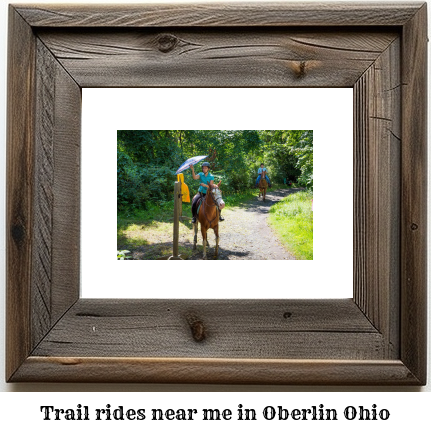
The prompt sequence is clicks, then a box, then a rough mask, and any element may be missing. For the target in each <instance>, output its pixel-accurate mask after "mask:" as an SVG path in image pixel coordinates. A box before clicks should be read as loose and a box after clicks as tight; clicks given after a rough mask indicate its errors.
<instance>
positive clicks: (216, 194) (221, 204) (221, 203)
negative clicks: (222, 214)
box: [210, 181, 225, 210]
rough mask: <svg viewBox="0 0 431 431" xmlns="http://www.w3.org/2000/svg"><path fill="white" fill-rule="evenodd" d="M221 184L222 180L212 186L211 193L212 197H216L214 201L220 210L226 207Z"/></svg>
mask: <svg viewBox="0 0 431 431" xmlns="http://www.w3.org/2000/svg"><path fill="white" fill-rule="evenodd" d="M220 184H221V181H220V182H219V183H218V184H214V185H212V186H211V187H210V193H211V196H212V198H213V199H214V202H215V203H216V205H217V206H218V208H219V210H222V209H223V208H224V207H225V203H224V200H223V199H222V197H221V190H220V188H219V185H220Z"/></svg>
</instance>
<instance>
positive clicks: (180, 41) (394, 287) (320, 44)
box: [6, 3, 427, 385]
mask: <svg viewBox="0 0 431 431" xmlns="http://www.w3.org/2000/svg"><path fill="white" fill-rule="evenodd" d="M293 25H295V26H298V27H296V28H294V27H292V26H293ZM334 25H335V26H339V29H338V30H339V31H334V30H333V29H330V28H329V26H334ZM238 26H240V27H238ZM360 26H361V27H360ZM42 27H43V28H42ZM66 27H67V29H66ZM104 27H109V29H107V28H104ZM217 27H218V28H217ZM235 27H236V28H235ZM377 27H381V28H377ZM9 32H10V33H9V34H10V37H9V41H10V42H9V63H8V95H9V97H8V138H7V139H8V150H7V151H8V153H7V163H8V174H7V178H8V191H7V229H8V233H7V235H8V237H7V238H8V239H7V241H8V243H7V253H8V256H7V365H6V368H7V369H6V378H7V379H8V380H9V381H75V382H76V381H94V382H100V381H107V382H108V381H111V382H120V381H124V382H133V381H139V382H178V383H192V382H199V383H283V384H289V383H290V384H392V385H401V384H404V385H413V384H414V385H420V384H424V383H426V332H425V327H426V308H425V307H426V305H425V304H426V301H425V298H426V186H425V184H426V182H425V181H426V94H427V92H426V8H425V6H422V4H415V3H408V4H393V5H389V4H384V5H379V4H368V3H356V4H353V3H348V4H347V3H346V4H338V3H337V4H335V3H332V4H305V5H303V4H301V5H299V4H297V3H296V4H295V5H292V4H287V3H286V4H273V5H267V4H265V8H263V7H262V6H261V5H252V4H245V3H244V4H241V5H240V6H238V5H237V4H235V7H233V5H229V4H223V5H220V4H219V5H215V4H205V5H188V6H183V5H181V6H179V5H176V6H171V5H156V6H154V7H149V6H142V5H139V6H136V5H135V6H112V7H111V6H100V7H99V6H94V5H82V6H79V7H77V6H70V7H69V6H63V5H62V6H59V5H49V6H46V7H45V6H43V7H42V6H38V7H34V6H22V5H20V6H11V7H10V30H9ZM400 59H402V60H403V61H402V63H401V62H400ZM157 85H160V86H221V87H223V86H243V87H244V86H256V87H268V86H304V87H307V86H325V87H336V86H351V87H353V88H354V92H355V122H354V124H355V131H354V133H355V160H354V169H355V181H354V183H355V190H354V194H355V220H354V223H355V225H354V231H355V250H354V254H355V270H354V292H355V293H354V295H355V296H354V300H353V301H352V300H328V301H318V300H315V301H292V300H276V301H213V300H208V301H199V300H165V301H157V300H130V301H108V300H101V301H92V300H82V299H78V297H79V194H80V189H79V175H80V160H79V157H80V156H79V154H80V115H81V87H83V86H95V87H104V86H108V87H113V86H132V87H143V86H157ZM413 119H414V120H413ZM167 264H168V263H167Z"/></svg>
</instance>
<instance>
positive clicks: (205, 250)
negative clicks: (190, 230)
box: [201, 224, 208, 259]
mask: <svg viewBox="0 0 431 431" xmlns="http://www.w3.org/2000/svg"><path fill="white" fill-rule="evenodd" d="M201 231H202V244H203V246H204V259H206V258H207V243H208V241H207V231H206V230H205V229H204V227H203V226H202V224H201Z"/></svg>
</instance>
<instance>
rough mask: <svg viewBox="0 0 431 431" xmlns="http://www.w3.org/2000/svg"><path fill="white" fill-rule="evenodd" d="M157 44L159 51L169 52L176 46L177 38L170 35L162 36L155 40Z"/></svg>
mask: <svg viewBox="0 0 431 431" xmlns="http://www.w3.org/2000/svg"><path fill="white" fill-rule="evenodd" d="M157 44H158V49H159V51H161V52H169V51H172V50H173V49H174V48H175V47H176V46H177V45H178V38H177V37H176V36H174V35H172V34H162V35H160V36H159V37H158V38H157Z"/></svg>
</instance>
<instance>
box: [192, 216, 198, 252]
mask: <svg viewBox="0 0 431 431" xmlns="http://www.w3.org/2000/svg"><path fill="white" fill-rule="evenodd" d="M198 224H199V222H198V221H197V220H196V223H194V224H193V231H194V233H195V236H194V238H193V241H194V243H193V250H196V243H197V242H198Z"/></svg>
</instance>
